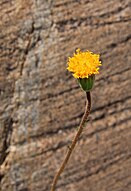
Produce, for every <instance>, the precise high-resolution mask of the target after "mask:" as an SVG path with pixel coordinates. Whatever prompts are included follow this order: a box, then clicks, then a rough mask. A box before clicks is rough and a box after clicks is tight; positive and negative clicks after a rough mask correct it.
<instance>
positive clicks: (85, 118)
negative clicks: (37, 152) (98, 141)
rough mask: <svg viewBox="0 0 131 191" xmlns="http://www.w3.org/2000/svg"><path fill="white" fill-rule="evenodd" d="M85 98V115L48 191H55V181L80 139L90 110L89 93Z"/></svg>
mask: <svg viewBox="0 0 131 191" xmlns="http://www.w3.org/2000/svg"><path fill="white" fill-rule="evenodd" d="M86 98H87V101H86V108H85V113H84V115H83V118H82V120H81V123H80V126H79V128H78V131H77V133H76V135H75V137H74V139H73V141H72V143H71V145H70V146H69V150H68V151H67V153H66V156H65V158H64V160H63V162H62V164H61V166H60V168H59V170H58V172H57V173H56V175H55V177H54V180H53V183H52V187H51V190H50V191H55V187H56V184H57V181H58V179H59V177H60V175H61V173H62V172H63V171H64V169H65V167H66V165H67V162H68V160H69V159H70V156H71V154H72V151H73V150H74V148H75V145H76V143H77V141H78V139H79V137H80V135H81V133H82V131H83V127H84V124H85V122H86V121H87V118H88V115H89V113H90V108H91V95H90V92H86Z"/></svg>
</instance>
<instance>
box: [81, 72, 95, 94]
mask: <svg viewBox="0 0 131 191" xmlns="http://www.w3.org/2000/svg"><path fill="white" fill-rule="evenodd" d="M78 82H79V84H80V87H81V88H82V89H83V90H84V91H86V92H89V91H90V90H91V89H92V88H93V85H94V82H95V75H94V74H93V75H90V76H89V77H88V78H78Z"/></svg>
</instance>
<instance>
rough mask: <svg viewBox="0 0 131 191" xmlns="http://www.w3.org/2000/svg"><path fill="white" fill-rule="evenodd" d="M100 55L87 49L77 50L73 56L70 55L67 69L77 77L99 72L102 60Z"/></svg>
mask: <svg viewBox="0 0 131 191" xmlns="http://www.w3.org/2000/svg"><path fill="white" fill-rule="evenodd" d="M99 58H100V55H99V54H94V53H92V52H89V51H86V52H81V50H80V49H77V50H76V53H74V56H73V57H69V61H68V67H67V69H68V70H69V71H70V72H73V76H74V77H75V78H88V77H89V76H91V75H93V74H98V73H99V66H101V61H100V60H99Z"/></svg>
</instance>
